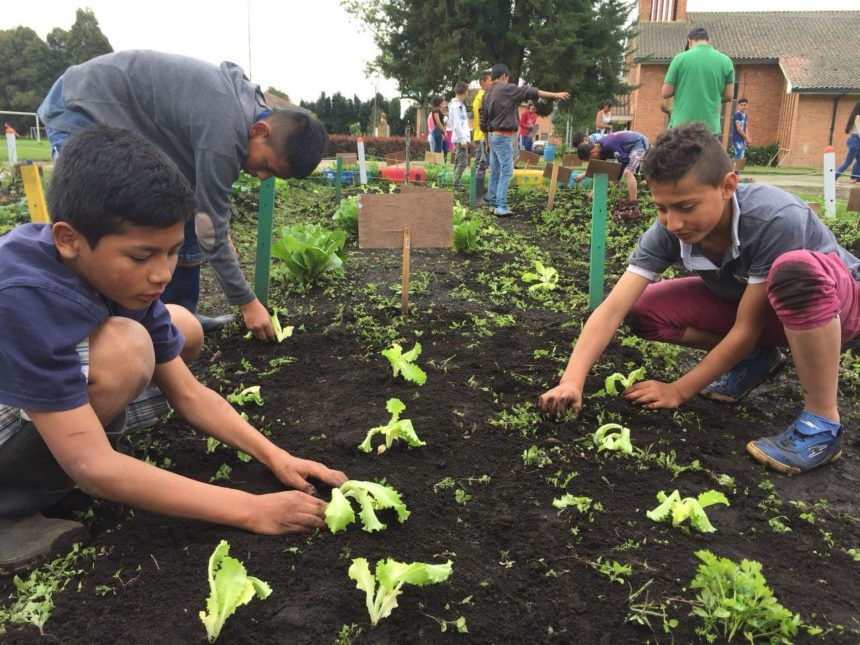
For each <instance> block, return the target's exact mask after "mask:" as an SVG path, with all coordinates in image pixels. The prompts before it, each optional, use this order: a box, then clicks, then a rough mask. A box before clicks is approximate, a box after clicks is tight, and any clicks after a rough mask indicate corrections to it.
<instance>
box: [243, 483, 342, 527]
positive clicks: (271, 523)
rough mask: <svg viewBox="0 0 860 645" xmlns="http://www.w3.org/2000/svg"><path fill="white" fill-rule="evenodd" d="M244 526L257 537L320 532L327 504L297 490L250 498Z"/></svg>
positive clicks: (323, 524)
mask: <svg viewBox="0 0 860 645" xmlns="http://www.w3.org/2000/svg"><path fill="white" fill-rule="evenodd" d="M251 499H252V500H253V502H252V504H251V508H250V509H249V511H250V513H249V515H250V517H249V519H248V522H247V526H246V527H245V528H247V529H248V530H249V531H252V532H254V533H259V534H261V535H283V534H284V533H302V532H304V531H312V530H313V529H321V528H323V527H324V526H325V522H324V521H323V517H324V515H325V508H326V506H327V504H326V503H325V502H324V501H323V500H321V499H318V498H316V497H312V496H310V495H308V494H307V493H302V492H299V491H297V490H291V491H285V492H281V493H269V494H268V495H254V496H253V497H252V498H251Z"/></svg>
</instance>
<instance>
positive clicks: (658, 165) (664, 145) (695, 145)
mask: <svg viewBox="0 0 860 645" xmlns="http://www.w3.org/2000/svg"><path fill="white" fill-rule="evenodd" d="M731 169H732V162H731V160H730V159H729V155H728V154H726V151H725V150H724V149H723V146H722V145H721V144H720V141H719V139H717V138H716V137H715V136H714V135H713V134H712V133H711V130H710V128H709V127H707V126H706V125H705V124H704V123H700V122H697V121H694V122H691V123H684V124H682V125H679V126H678V127H677V128H672V129H671V130H667V131H666V132H664V133H662V134H661V135H659V136H658V137H657V141H656V143H655V144H654V145H653V146H652V147H651V149H650V150H648V152H647V153H646V154H645V159H644V160H643V161H642V172H643V173H644V174H645V179H647V180H648V181H649V182H652V181H653V182H671V183H676V182H678V181H680V180H681V179H683V178H684V177H685V176H687V174H689V173H691V172H695V173H696V175H697V176H698V178H699V180H700V181H701V182H702V183H703V184H706V185H708V186H719V185H720V182H722V180H723V177H725V176H726V173H728V172H731Z"/></svg>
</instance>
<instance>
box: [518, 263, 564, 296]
mask: <svg viewBox="0 0 860 645" xmlns="http://www.w3.org/2000/svg"><path fill="white" fill-rule="evenodd" d="M533 264H534V266H535V270H536V271H537V273H532V272H531V271H526V272H525V273H523V275H522V276H521V277H522V281H523V282H534V283H535V284H533V285H532V286H530V287H529V291H531V292H534V291H540V290H546V291H552V290H553V289H555V288H556V287H557V286H558V271H556V270H555V269H553V268H552V267H545V266H544V265H543V263H542V262H541V261H540V260H535V261H534V262H533Z"/></svg>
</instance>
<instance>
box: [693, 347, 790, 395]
mask: <svg viewBox="0 0 860 645" xmlns="http://www.w3.org/2000/svg"><path fill="white" fill-rule="evenodd" d="M784 364H785V357H784V356H783V355H782V352H781V351H779V350H778V349H777V348H776V347H759V348H757V349H755V350H753V351H752V352H751V353H750V354H749V355H748V356H747V357H746V358H745V359H743V360H742V361H741V362H740V363H738V364H737V365H735V366H734V367H733V368H732V369H730V370H729V371H728V372H726V373H725V374H723V375H722V376H721V377H720V378H718V379H717V380H716V381H714V382H713V383H711V384H710V385H709V386H708V387H706V388H705V389H704V390H702V391H701V392H699V396H703V397H705V398H706V399H712V400H714V401H722V402H723V403H737V402H738V401H740V400H741V399H742V398H744V397H745V396H746V395H747V394H749V393H750V392H751V391H752V390H753V389H755V388H756V387H758V386H759V385H761V384H762V383H764V382H765V381H766V380H767V379H768V378H770V377H771V376H773V375H774V374H776V373H777V372H778V371H779V369H780V368H781V367H782V366H783V365H784Z"/></svg>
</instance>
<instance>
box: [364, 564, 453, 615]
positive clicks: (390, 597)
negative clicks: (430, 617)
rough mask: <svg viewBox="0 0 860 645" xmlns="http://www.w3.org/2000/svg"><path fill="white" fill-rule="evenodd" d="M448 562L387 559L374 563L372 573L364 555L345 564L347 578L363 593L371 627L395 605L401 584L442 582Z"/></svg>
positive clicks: (446, 577) (446, 572) (388, 613)
mask: <svg viewBox="0 0 860 645" xmlns="http://www.w3.org/2000/svg"><path fill="white" fill-rule="evenodd" d="M451 570H452V567H451V561H450V560H448V562H446V563H445V564H428V563H424V562H412V563H410V564H406V563H405V562H397V561H396V560H392V559H391V558H388V559H386V560H379V561H377V563H376V573H375V574H374V575H371V573H370V566H369V565H368V563H367V560H365V559H364V558H355V559H354V560H353V561H352V565H351V566H350V567H349V577H350V579H352V580H355V583H356V585H355V586H356V588H357V589H360V590H361V591H363V592H364V593H365V594H366V595H367V596H366V602H367V613H368V614H369V615H370V623H371V624H372V625H373V626H376V624H377V623H378V622H379V621H380V620H382V619H383V618H385V617H387V616H390V615H391V612H392V611H393V610H394V608H395V607H397V597H398V596H399V595H400V594H401V593H403V592H402V591H401V589H402V587H403V585H405V584H410V585H417V586H419V587H423V586H426V585H432V584H436V583H437V582H444V581H445V580H447V579H448V576H450V575H451Z"/></svg>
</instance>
